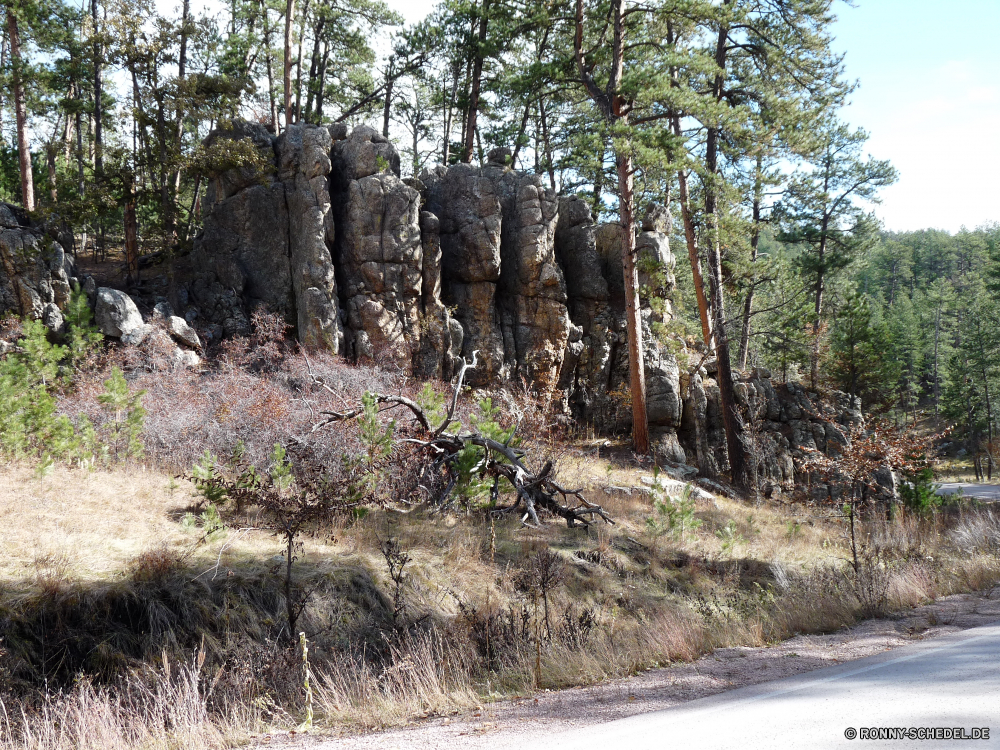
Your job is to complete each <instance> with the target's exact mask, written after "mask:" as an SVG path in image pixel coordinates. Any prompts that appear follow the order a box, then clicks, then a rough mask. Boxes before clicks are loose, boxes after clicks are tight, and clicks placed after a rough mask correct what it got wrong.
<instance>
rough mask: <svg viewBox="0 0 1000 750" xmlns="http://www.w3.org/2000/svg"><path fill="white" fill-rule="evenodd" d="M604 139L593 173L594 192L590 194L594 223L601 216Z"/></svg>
mask: <svg viewBox="0 0 1000 750" xmlns="http://www.w3.org/2000/svg"><path fill="white" fill-rule="evenodd" d="M604 154H605V147H604V139H603V138H602V139H601V148H600V150H599V151H598V152H597V172H595V173H594V192H593V193H592V200H593V201H594V203H593V207H592V208H591V213H593V214H594V220H595V221H596V220H597V219H598V217H599V216H600V215H601V197H602V195H603V193H604Z"/></svg>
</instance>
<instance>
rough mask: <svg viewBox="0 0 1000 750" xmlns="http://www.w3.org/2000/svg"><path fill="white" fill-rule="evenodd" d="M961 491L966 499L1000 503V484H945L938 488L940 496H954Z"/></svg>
mask: <svg viewBox="0 0 1000 750" xmlns="http://www.w3.org/2000/svg"><path fill="white" fill-rule="evenodd" d="M959 491H961V493H962V495H963V496H965V497H974V498H976V499H978V500H983V501H985V502H994V503H995V502H1000V484H972V483H970V482H944V483H942V484H941V486H940V487H939V488H938V491H937V494H939V495H954V494H955V493H956V492H959Z"/></svg>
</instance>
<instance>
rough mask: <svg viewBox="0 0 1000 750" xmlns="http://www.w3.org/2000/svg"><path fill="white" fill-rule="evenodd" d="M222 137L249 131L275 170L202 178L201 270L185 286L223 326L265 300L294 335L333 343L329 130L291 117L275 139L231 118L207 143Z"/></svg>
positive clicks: (242, 320) (337, 332)
mask: <svg viewBox="0 0 1000 750" xmlns="http://www.w3.org/2000/svg"><path fill="white" fill-rule="evenodd" d="M221 137H246V138H250V139H251V140H252V141H253V142H254V144H255V145H257V146H258V148H260V149H261V150H262V152H263V153H270V154H271V158H272V159H273V160H274V164H275V170H274V173H272V174H252V173H248V172H247V170H245V169H237V170H229V171H228V172H225V173H223V174H221V175H217V176H215V177H213V178H212V179H211V180H210V185H209V190H208V193H207V195H206V201H205V225H204V229H203V230H202V232H201V233H200V234H199V236H198V237H197V238H196V240H195V249H194V253H193V259H194V263H195V267H196V268H197V269H198V270H200V271H201V272H202V275H201V276H200V277H199V278H198V279H196V280H195V281H194V282H193V283H192V284H191V287H190V293H191V296H192V298H193V301H194V302H195V303H196V304H197V306H198V308H199V310H200V312H201V314H202V315H203V316H204V317H205V319H206V320H207V321H210V322H212V323H214V324H218V325H221V326H222V327H223V329H224V330H225V332H226V334H227V335H245V334H246V333H247V332H248V331H249V319H248V318H249V316H248V312H249V309H250V308H253V307H256V306H258V305H261V304H263V305H265V306H266V307H267V308H268V309H270V310H272V311H274V312H278V313H281V314H282V315H284V316H285V319H286V320H287V321H288V322H289V323H292V324H294V325H295V326H296V332H297V335H298V338H299V340H300V341H301V342H302V343H304V344H307V345H310V346H325V347H328V348H330V349H332V350H333V351H335V352H336V351H339V350H340V347H341V344H342V332H341V329H340V320H339V315H338V310H337V307H338V305H337V292H336V278H335V271H334V267H333V262H332V258H331V255H330V247H331V246H332V242H333V236H334V225H333V220H332V213H331V206H330V196H329V189H328V184H327V176H328V175H329V172H330V156H329V151H330V145H331V140H330V134H329V131H328V130H327V129H326V128H320V127H316V126H311V125H294V126H292V127H290V128H288V129H287V130H285V131H284V132H283V133H282V135H281V136H280V137H279V138H277V139H274V138H272V137H271V136H270V134H268V133H267V132H266V131H265V130H263V128H259V127H256V126H252V125H248V124H246V123H236V124H234V126H233V127H232V128H230V129H227V130H225V131H217V132H215V133H213V134H212V135H210V136H209V138H208V139H207V141H206V142H209V143H210V142H212V140H213V139H218V138H221Z"/></svg>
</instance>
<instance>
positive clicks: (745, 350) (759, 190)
mask: <svg viewBox="0 0 1000 750" xmlns="http://www.w3.org/2000/svg"><path fill="white" fill-rule="evenodd" d="M762 168H763V157H762V155H761V154H760V152H758V153H757V169H756V171H755V172H754V183H753V217H752V219H753V228H752V229H751V230H750V267H751V268H753V267H754V264H755V263H756V262H757V246H758V244H759V242H760V203H761V200H762V198H763V171H762ZM753 276H754V277H753V278H751V280H750V288H749V289H748V290H747V298H746V299H745V300H744V301H743V330H742V331H741V332H740V357H739V368H740V369H741V370H745V369H746V366H747V356H748V355H749V353H750V319H751V318H752V317H753V296H754V292H755V291H756V290H757V279H756V274H754V275H753Z"/></svg>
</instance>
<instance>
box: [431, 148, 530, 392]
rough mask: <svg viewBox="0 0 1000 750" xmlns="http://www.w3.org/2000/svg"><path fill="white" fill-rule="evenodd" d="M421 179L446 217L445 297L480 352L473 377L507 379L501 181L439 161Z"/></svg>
mask: <svg viewBox="0 0 1000 750" xmlns="http://www.w3.org/2000/svg"><path fill="white" fill-rule="evenodd" d="M420 179H421V181H422V182H423V183H424V184H425V185H426V186H427V210H428V211H430V212H431V213H433V214H434V215H435V216H436V217H437V218H438V219H439V221H440V224H439V241H440V247H441V287H442V300H443V302H444V304H445V305H447V306H448V307H450V308H452V309H453V310H454V311H455V313H454V314H455V317H456V318H457V320H458V321H459V323H461V325H462V329H463V331H464V337H463V342H462V351H461V354H462V356H463V357H465V358H466V359H471V358H472V353H473V352H474V351H478V352H479V365H478V366H477V367H476V369H475V370H473V371H470V373H469V375H468V380H469V382H470V383H471V384H472V385H487V384H489V383H492V382H497V381H498V380H504V379H506V378H507V377H508V375H509V372H510V371H509V367H508V366H507V362H506V359H505V356H504V340H503V333H502V331H501V328H500V313H499V309H498V307H497V300H496V295H497V284H498V282H499V281H500V225H501V221H502V217H501V207H500V198H499V196H498V195H497V191H496V186H495V185H494V183H493V182H492V181H491V180H490V179H489V178H488V177H487V176H485V175H484V174H483V170H481V169H479V168H476V167H473V166H471V165H469V164H458V165H455V166H454V167H450V168H447V169H446V168H444V167H438V168H436V169H434V170H433V171H429V172H424V173H423V174H422V175H421V176H420Z"/></svg>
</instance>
